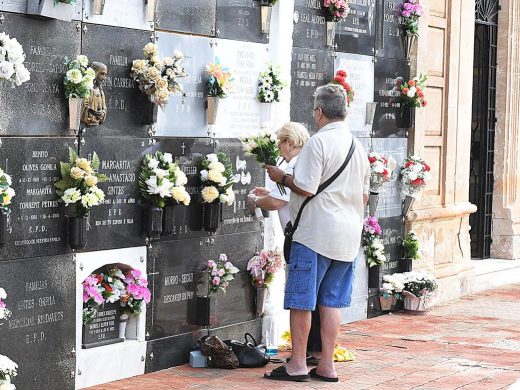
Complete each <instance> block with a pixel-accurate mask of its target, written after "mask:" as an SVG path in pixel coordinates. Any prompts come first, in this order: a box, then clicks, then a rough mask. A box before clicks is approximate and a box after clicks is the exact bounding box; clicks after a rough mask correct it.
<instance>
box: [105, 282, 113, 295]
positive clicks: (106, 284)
mask: <svg viewBox="0 0 520 390" xmlns="http://www.w3.org/2000/svg"><path fill="white" fill-rule="evenodd" d="M103 287H104V288H105V291H108V292H109V293H111V292H112V291H113V290H112V287H110V285H109V284H108V283H105V285H104V286H103Z"/></svg>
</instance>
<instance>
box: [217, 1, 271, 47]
mask: <svg viewBox="0 0 520 390" xmlns="http://www.w3.org/2000/svg"><path fill="white" fill-rule="evenodd" d="M216 28H217V37H219V38H227V39H236V40H238V41H248V42H260V43H266V42H267V41H268V37H267V34H262V31H261V19H260V6H259V5H258V2H256V1H254V0H217V22H216Z"/></svg>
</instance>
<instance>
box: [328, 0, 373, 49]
mask: <svg viewBox="0 0 520 390" xmlns="http://www.w3.org/2000/svg"><path fill="white" fill-rule="evenodd" d="M380 1H381V0H380ZM349 7H350V13H349V15H348V16H347V18H346V19H345V20H343V21H342V22H338V24H337V26H336V41H335V42H336V45H337V50H338V51H343V52H347V53H354V54H365V55H373V54H374V53H375V44H376V23H375V22H376V0H365V1H356V2H354V1H350V2H349Z"/></svg>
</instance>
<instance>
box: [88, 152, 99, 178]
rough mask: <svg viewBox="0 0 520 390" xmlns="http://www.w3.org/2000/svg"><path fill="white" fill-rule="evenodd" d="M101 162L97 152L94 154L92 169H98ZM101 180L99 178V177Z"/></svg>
mask: <svg viewBox="0 0 520 390" xmlns="http://www.w3.org/2000/svg"><path fill="white" fill-rule="evenodd" d="M100 164H101V162H100V161H99V157H98V155H97V153H96V152H94V153H93V154H92V162H91V163H90V165H91V166H92V169H98V168H99V165H100ZM98 179H99V177H98Z"/></svg>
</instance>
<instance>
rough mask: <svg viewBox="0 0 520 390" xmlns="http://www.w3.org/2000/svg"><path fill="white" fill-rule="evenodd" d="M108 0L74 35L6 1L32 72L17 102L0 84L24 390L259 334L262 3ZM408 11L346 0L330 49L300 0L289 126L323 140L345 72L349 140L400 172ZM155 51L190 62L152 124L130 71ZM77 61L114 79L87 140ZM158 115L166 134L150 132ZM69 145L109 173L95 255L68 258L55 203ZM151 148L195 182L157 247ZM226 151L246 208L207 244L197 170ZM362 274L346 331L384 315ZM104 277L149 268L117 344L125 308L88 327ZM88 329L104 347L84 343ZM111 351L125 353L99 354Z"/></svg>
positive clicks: (77, 384)
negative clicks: (400, 82)
mask: <svg viewBox="0 0 520 390" xmlns="http://www.w3.org/2000/svg"><path fill="white" fill-rule="evenodd" d="M113 3H114V2H112V1H107V2H106V5H105V8H104V11H103V13H102V14H94V10H93V3H92V2H90V1H79V2H77V4H76V5H75V6H74V10H73V13H72V15H73V16H72V20H71V21H65V20H58V19H53V18H49V17H45V18H44V17H35V16H34V15H28V14H27V7H26V5H27V4H26V1H22V0H16V1H10V2H0V32H2V31H3V32H5V33H6V34H9V35H10V36H11V37H12V38H17V40H18V42H20V44H21V45H22V46H23V49H24V51H25V55H26V58H25V66H26V67H27V70H28V71H29V72H30V80H28V81H26V82H25V83H23V84H22V85H20V86H17V87H16V88H14V89H13V88H11V84H10V83H9V82H7V81H6V80H2V81H0V107H2V109H1V110H0V168H2V169H3V170H4V171H5V172H6V173H8V174H9V175H11V177H12V187H13V189H14V191H15V192H16V195H15V197H14V198H13V200H12V207H11V209H12V211H11V213H10V214H9V216H8V217H7V219H6V230H5V232H6V234H5V238H6V240H5V245H3V246H0V287H1V288H4V289H5V290H6V292H7V298H6V304H7V305H8V307H9V308H10V309H11V311H12V316H11V317H9V318H7V319H3V320H0V354H1V355H5V356H8V357H10V358H11V359H13V360H14V361H16V363H17V364H18V366H19V370H18V376H17V377H16V378H13V383H14V384H15V385H16V386H18V388H21V389H31V388H35V387H34V386H35V385H34V384H35V383H37V384H38V386H39V388H50V387H52V388H54V389H57V390H60V389H74V388H84V387H88V386H92V385H95V384H99V383H103V382H108V381H111V380H116V379H120V378H124V377H129V376H133V375H137V374H140V373H144V372H151V371H155V370H159V369H164V368H167V367H171V366H173V365H178V364H183V363H186V362H187V361H188V356H189V351H190V350H191V349H193V346H194V343H195V342H196V340H197V339H199V338H200V337H201V336H203V335H205V334H207V333H208V332H210V333H212V334H217V335H219V336H220V337H222V338H237V339H241V338H242V337H243V334H244V332H245V331H249V332H252V333H253V334H255V336H259V335H260V334H261V320H260V319H258V318H256V317H255V307H254V296H253V293H254V290H253V288H252V287H251V285H250V283H249V278H248V275H247V271H246V265H247V260H248V259H249V258H250V257H251V256H252V255H253V254H254V253H255V252H256V251H258V250H260V249H262V247H263V226H262V224H261V223H260V222H258V221H257V220H256V219H255V218H254V217H253V216H252V215H251V213H250V212H249V211H248V210H247V207H246V199H247V194H248V192H249V191H250V190H251V189H252V188H253V187H254V186H257V185H263V184H264V172H263V170H262V169H261V168H260V166H259V165H258V164H257V163H256V162H255V161H254V160H253V159H252V158H251V157H246V156H244V153H243V151H242V147H241V144H240V142H239V141H238V140H237V136H238V135H239V134H243V133H253V132H256V131H258V130H259V129H260V127H261V123H260V121H261V118H260V105H259V103H258V100H257V99H256V93H257V89H256V88H257V80H258V78H257V77H258V73H260V71H263V70H264V69H265V66H266V63H267V62H269V61H272V62H273V63H276V62H277V61H276V56H274V55H273V53H272V51H271V50H269V49H270V47H271V46H270V39H271V40H273V39H276V37H272V36H269V34H265V33H262V32H261V28H260V27H261V20H260V9H259V6H258V2H256V1H253V0H229V1H228V0H197V1H192V2H190V4H186V5H183V6H181V7H174V6H172V4H173V2H170V1H159V2H158V3H157V4H158V5H157V9H156V10H155V11H156V12H155V16H154V18H152V19H153V20H149V18H148V12H147V11H148V8H147V7H148V5H147V2H145V1H144V0H129V1H128V7H127V8H126V9H124V10H121V9H120V8H119V7H115V6H114V4H113ZM150 3H152V2H150ZM399 3H400V2H387V1H386V0H385V1H384V4H383V6H380V5H378V4H376V2H374V1H368V2H367V1H354V0H353V1H351V8H352V10H353V11H352V13H351V15H350V16H349V18H347V20H345V21H344V22H341V23H338V25H337V28H336V35H335V45H334V46H333V47H329V46H327V45H326V42H325V41H326V40H325V37H326V25H325V15H324V11H323V9H322V7H321V1H318V0H316V1H303V0H296V1H295V9H294V11H295V12H294V15H289V20H290V21H292V22H293V26H294V35H293V38H294V39H293V47H292V48H287V50H292V61H291V63H290V64H289V63H288V64H281V65H282V66H283V67H285V69H286V70H287V72H286V73H287V74H290V75H291V79H290V80H287V81H288V84H289V85H290V92H291V103H290V112H287V113H286V114H287V115H285V114H284V113H280V116H281V117H284V115H285V116H288V115H289V114H290V117H291V119H292V120H294V121H298V122H302V123H304V124H305V125H306V126H307V127H308V128H309V130H310V131H311V133H314V132H315V128H314V122H313V118H312V115H311V112H312V108H313V99H312V93H313V92H314V90H315V89H316V88H317V87H318V86H320V85H323V84H326V83H327V82H328V81H330V80H331V79H332V77H333V76H334V73H335V72H336V71H337V70H339V69H344V70H346V72H347V73H348V81H349V83H350V84H351V85H352V86H353V88H354V89H355V90H356V98H355V100H354V102H353V103H352V105H351V107H350V117H349V118H350V128H351V130H352V131H353V133H354V134H355V135H356V136H357V137H359V138H360V140H361V141H362V143H363V145H365V147H366V148H367V149H369V148H370V147H373V148H374V150H376V151H378V152H380V153H382V154H384V155H386V156H389V155H392V156H393V157H394V158H395V159H396V160H397V161H398V162H399V163H400V162H402V160H404V158H405V156H406V150H407V140H406V130H407V129H401V128H398V127H397V126H396V125H395V109H396V107H394V106H392V101H391V96H390V95H391V93H388V91H390V92H391V91H392V90H393V89H394V88H395V78H396V77H397V75H401V76H403V77H408V76H409V65H408V62H407V60H406V59H404V57H403V56H404V54H403V53H402V48H400V46H399V42H400V41H399V40H398V39H397V38H395V37H396V35H395V34H396V31H397V30H396V28H397V27H396V24H395V21H394V20H392V18H391V17H390V16H386V17H385V16H384V15H390V14H391V12H393V11H392V9H391V8H392V7H396V4H399ZM277 7H279V6H278V5H277V6H276V8H275V10H274V11H273V12H277V9H278V8H277ZM202 16H203V17H202ZM282 16H283V15H278V18H280V20H281V18H282ZM283 17H285V16H283ZM280 23H281V24H283V23H285V22H280ZM282 31H283V30H282ZM392 34H394V35H392ZM150 42H154V43H156V44H157V46H158V56H159V57H160V58H164V57H166V56H172V55H174V53H175V50H179V51H181V52H183V54H184V67H185V68H186V70H187V72H188V74H189V76H187V77H186V78H183V79H180V83H181V84H182V85H183V87H184V92H185V93H186V96H185V97H184V99H183V98H182V96H180V95H179V94H177V95H172V96H170V99H169V102H168V104H167V105H166V106H165V107H164V109H162V108H158V110H157V107H155V106H154V105H153V103H151V102H150V99H149V98H148V97H147V96H145V95H144V94H143V93H142V92H141V91H140V90H139V89H138V86H137V83H136V82H135V81H134V80H133V79H132V78H131V77H130V70H131V67H132V62H133V60H136V59H140V58H144V56H143V47H144V46H145V45H146V44H147V43H150ZM79 54H84V55H87V56H88V58H89V60H90V61H91V62H101V63H103V64H105V65H106V66H107V68H108V74H107V78H106V80H105V81H104V82H103V85H102V88H103V91H104V93H105V97H106V102H107V116H106V121H105V122H104V123H102V124H100V125H99V126H88V127H85V126H83V125H82V126H81V129H80V131H79V132H77V133H75V132H74V131H71V130H70V129H69V115H70V112H69V106H68V101H67V98H66V97H65V90H66V89H65V87H64V84H63V78H64V76H65V73H66V71H67V69H66V68H65V65H64V58H65V57H68V58H69V59H74V58H76V56H77V55H79ZM217 57H218V58H219V60H220V61H221V62H222V63H223V64H225V65H226V66H228V67H230V68H231V69H232V70H233V71H234V72H235V78H236V90H235V92H234V93H233V94H230V97H229V98H228V99H225V100H222V102H221V105H220V108H219V115H218V117H217V122H216V123H215V125H208V123H207V118H206V110H207V109H206V100H207V99H206V97H207V89H206V78H207V74H206V73H205V66H206V65H207V64H208V63H210V62H212V61H214V60H215V59H216V58H217ZM89 65H90V64H89ZM289 66H290V67H291V68H290V69H289ZM389 99H390V100H389ZM370 102H375V103H377V110H376V114H375V119H374V120H373V122H372V124H367V121H366V120H367V117H366V103H370ZM154 108H155V109H156V110H157V111H158V114H157V122H156V123H154V122H153V121H150V119H151V118H152V117H153V113H154ZM69 148H72V149H73V150H74V151H75V152H76V153H78V156H79V158H86V159H92V157H93V153H94V151H95V152H96V153H97V154H98V155H99V158H100V168H99V171H100V172H101V173H103V174H104V175H106V176H107V180H106V181H104V182H100V183H99V184H98V185H97V186H98V187H99V189H101V190H102V191H103V192H104V201H103V202H102V204H100V205H99V206H96V207H93V208H92V210H91V211H90V213H89V214H88V217H87V224H86V233H87V241H86V246H85V248H84V249H81V250H76V251H73V250H72V249H71V247H70V246H69V233H68V229H67V226H68V223H69V218H68V217H69V216H70V214H69V211H70V207H69V208H66V207H65V206H64V205H63V203H60V202H58V198H57V196H56V189H55V187H54V183H55V182H56V181H57V180H58V179H59V177H60V174H61V169H60V162H62V161H63V162H65V161H67V160H68V157H69V152H68V150H69ZM156 151H161V152H163V153H171V154H172V156H173V160H174V161H175V162H177V163H178V164H179V167H180V169H181V170H182V171H183V172H184V173H185V174H186V176H187V180H188V183H187V184H186V189H187V191H188V193H189V194H190V196H191V203H190V205H189V206H183V207H180V208H177V209H176V211H175V223H174V225H173V231H172V232H171V234H168V235H162V236H160V238H159V239H158V240H155V241H152V240H150V237H148V236H147V233H146V231H145V229H144V216H145V210H146V207H147V205H146V202H144V201H143V199H142V197H141V195H140V192H139V187H138V176H139V172H140V166H141V161H142V158H143V156H144V155H146V154H150V153H155V152H156ZM216 152H224V153H226V154H227V155H228V156H229V157H230V160H231V163H232V167H233V171H234V174H235V179H236V183H235V184H234V186H233V188H234V193H235V198H236V199H235V201H234V203H233V205H232V206H229V207H228V206H226V207H223V211H222V213H221V215H220V216H219V227H218V229H217V231H216V232H215V233H212V234H208V233H207V232H206V231H205V230H204V229H203V220H202V216H203V214H202V209H203V205H202V199H201V193H200V189H201V187H200V184H201V183H200V179H199V178H198V170H199V168H198V166H199V162H200V160H201V158H202V157H203V156H205V155H207V154H209V153H216ZM399 191H400V189H399V185H398V182H397V181H395V180H394V181H392V182H391V183H389V184H388V185H386V187H385V190H384V192H383V193H382V194H381V199H380V207H379V209H378V214H377V217H379V218H380V222H381V225H382V226H383V227H384V231H385V232H387V233H388V236H387V237H385V239H384V243H385V248H387V253H389V258H390V260H389V263H388V264H389V265H388V267H387V268H388V269H385V272H391V268H392V267H391V264H393V262H394V260H395V259H398V258H399V256H401V254H400V252H399V239H400V237H401V236H402V234H403V233H404V225H403V222H402V219H401V215H400V213H401V203H400V202H401V200H400V197H399ZM0 225H1V224H0ZM384 234H386V233H384ZM220 253H226V254H227V256H228V258H229V259H230V260H231V261H232V262H233V264H234V265H235V266H236V267H238V269H239V273H238V274H237V275H236V277H235V279H236V280H235V281H233V283H232V284H231V285H230V287H229V290H228V294H227V295H226V296H218V297H216V298H215V299H214V300H213V302H212V306H211V307H210V319H211V321H210V322H211V323H210V325H209V326H204V325H200V324H198V323H197V321H195V320H194V318H193V317H194V311H195V310H196V309H197V308H196V304H195V302H196V298H197V296H200V295H201V294H203V292H204V291H205V289H206V287H207V280H206V275H205V273H204V267H205V264H207V261H208V260H210V259H214V258H216V257H218V256H219V254H220ZM357 261H358V267H357V270H358V271H357V272H359V273H358V275H357V276H358V277H360V278H361V279H359V280H360V283H358V284H357V285H356V288H355V289H356V292H355V299H353V302H354V301H355V307H353V308H352V311H351V312H349V313H347V312H345V313H344V320H345V321H354V320H357V319H361V318H366V317H367V310H368V315H376V314H379V311H378V310H377V307H376V306H373V307H372V306H371V305H370V303H371V302H372V301H374V302H375V298H374V297H375V296H376V294H377V292H376V290H373V291H369V290H368V288H367V284H366V278H367V269H366V267H365V266H364V257H363V255H362V254H360V255H359V256H358V259H357ZM107 265H118V266H119V267H122V269H127V268H128V267H131V268H132V269H138V270H140V271H141V272H142V274H143V275H144V277H145V278H146V280H147V283H148V288H149V290H150V294H151V296H150V302H149V303H148V304H146V305H144V306H143V311H142V313H141V314H140V315H139V316H138V317H135V318H134V319H133V320H129V322H128V324H127V329H126V333H125V338H124V340H120V339H122V337H119V334H117V337H116V335H115V331H116V330H117V328H118V327H119V325H118V324H117V321H115V320H116V318H115V316H116V315H118V314H117V313H118V311H117V310H118V309H117V308H112V309H107V310H101V312H103V314H102V315H100V316H106V319H103V321H101V320H99V321H97V322H95V324H96V326H95V327H91V328H86V329H85V328H84V326H83V324H82V308H83V303H84V302H83V296H82V293H83V287H82V282H83V281H85V279H86V278H87V277H89V275H90V274H91V273H93V272H101V271H100V270H102V269H104V268H103V267H106V266H107ZM361 280H363V282H361ZM114 310H115V311H116V312H115V313H114ZM350 313H354V314H350ZM113 317H114V318H113ZM99 318H101V317H99ZM118 319H119V320H121V318H118ZM97 324H102V325H97ZM85 330H86V331H87V333H88V334H90V336H95V337H97V338H98V339H97V340H90V342H86V343H84V342H83V341H84V340H83V334H84V331H85ZM98 330H99V331H98ZM110 332H112V334H111V335H109V333H110ZM100 335H102V336H100ZM99 337H102V338H104V339H107V338H112V339H113V340H117V342H114V343H110V344H106V345H97V344H96V343H97V342H99V341H100V340H99ZM258 338H259V337H258ZM87 341H88V340H87ZM84 346H88V347H89V348H83V347H84ZM113 356H125V357H128V364H127V365H120V364H117V366H116V365H115V363H117V362H118V360H117V359H113ZM51 384H52V385H51Z"/></svg>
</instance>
